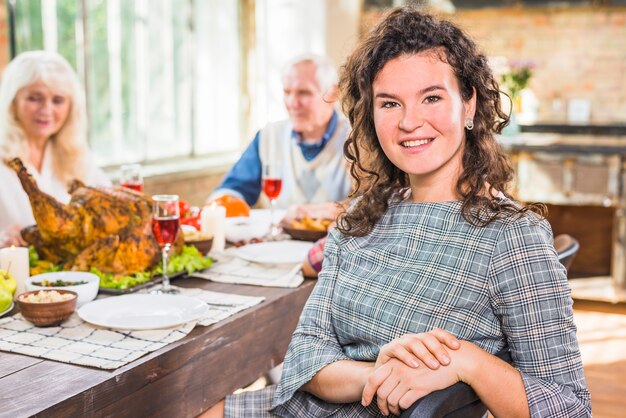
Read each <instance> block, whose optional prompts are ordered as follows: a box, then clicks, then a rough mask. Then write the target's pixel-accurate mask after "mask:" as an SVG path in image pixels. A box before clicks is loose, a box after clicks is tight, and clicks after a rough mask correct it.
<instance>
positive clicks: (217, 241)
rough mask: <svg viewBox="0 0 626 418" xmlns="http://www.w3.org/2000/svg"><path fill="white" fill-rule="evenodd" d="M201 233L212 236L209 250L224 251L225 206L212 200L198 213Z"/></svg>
mask: <svg viewBox="0 0 626 418" xmlns="http://www.w3.org/2000/svg"><path fill="white" fill-rule="evenodd" d="M200 226H201V229H202V234H203V235H207V236H212V237H213V244H212V245H211V251H224V246H225V245H226V208H225V207H224V206H219V205H217V204H216V203H215V202H213V203H212V204H211V205H209V206H205V207H204V208H203V209H202V213H201V214H200Z"/></svg>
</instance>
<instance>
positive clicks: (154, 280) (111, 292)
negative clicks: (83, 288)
mask: <svg viewBox="0 0 626 418" xmlns="http://www.w3.org/2000/svg"><path fill="white" fill-rule="evenodd" d="M186 274H187V272H186V271H180V272H178V273H174V274H170V280H173V279H179V278H181V277H185V275H186ZM162 281H163V276H161V275H159V276H154V277H152V278H151V279H150V280H148V281H147V282H144V283H140V284H136V285H134V286H132V287H129V288H126V289H115V288H112V287H101V288H100V293H103V294H107V295H126V294H129V293H134V292H136V291H138V290H141V289H145V288H147V287H150V286H154V285H155V284H159V283H161V282H162Z"/></svg>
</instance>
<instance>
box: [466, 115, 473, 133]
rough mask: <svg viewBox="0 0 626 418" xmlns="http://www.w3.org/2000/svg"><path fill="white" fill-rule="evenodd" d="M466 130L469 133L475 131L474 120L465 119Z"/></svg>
mask: <svg viewBox="0 0 626 418" xmlns="http://www.w3.org/2000/svg"><path fill="white" fill-rule="evenodd" d="M465 129H467V130H468V131H471V130H472V129H474V120H473V119H470V118H467V119H465Z"/></svg>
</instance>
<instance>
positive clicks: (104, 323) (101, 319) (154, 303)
mask: <svg viewBox="0 0 626 418" xmlns="http://www.w3.org/2000/svg"><path fill="white" fill-rule="evenodd" d="M208 311H209V307H208V305H207V304H206V303H204V302H203V301H201V300H200V299H196V298H191V297H188V296H182V295H162V294H143V293H142V294H132V295H122V296H113V297H109V298H106V299H99V300H95V301H93V302H89V303H87V304H85V305H83V306H82V307H81V308H80V309H78V316H80V317H81V318H82V319H83V321H85V322H89V323H91V324H94V325H98V326H101V327H106V328H114V329H124V330H145V329H159V328H169V327H173V326H175V325H180V324H184V323H186V322H189V321H195V320H197V319H200V318H202V317H203V316H205V315H206V314H207V313H208Z"/></svg>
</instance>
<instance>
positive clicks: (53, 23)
mask: <svg viewBox="0 0 626 418" xmlns="http://www.w3.org/2000/svg"><path fill="white" fill-rule="evenodd" d="M239 4H240V2H237V1H233V0H212V1H206V0H187V1H181V0H17V1H16V5H15V35H16V47H17V52H18V53H19V52H21V51H25V50H31V49H48V50H56V51H58V52H59V53H61V54H62V55H63V56H65V57H66V58H67V59H68V61H70V63H71V64H72V65H74V67H75V68H76V70H77V72H78V74H79V76H80V77H81V78H82V81H83V85H84V86H85V89H86V94H87V106H88V112H89V127H90V131H89V142H90V146H91V149H92V151H93V152H94V154H95V156H96V158H97V160H98V162H99V163H100V164H102V165H110V164H120V163H124V162H136V161H139V162H146V161H154V160H160V159H164V158H171V157H189V156H198V155H206V154H212V153H219V152H228V151H234V150H237V149H239V146H240V138H241V135H242V133H241V131H240V126H242V123H241V119H242V110H241V109H242V106H241V100H242V99H241V94H240V92H241V85H240V79H241V77H240V73H241V56H242V54H241V48H242V46H241V37H240V30H239V22H240V18H239V16H240V9H239V8H240V6H239Z"/></svg>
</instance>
